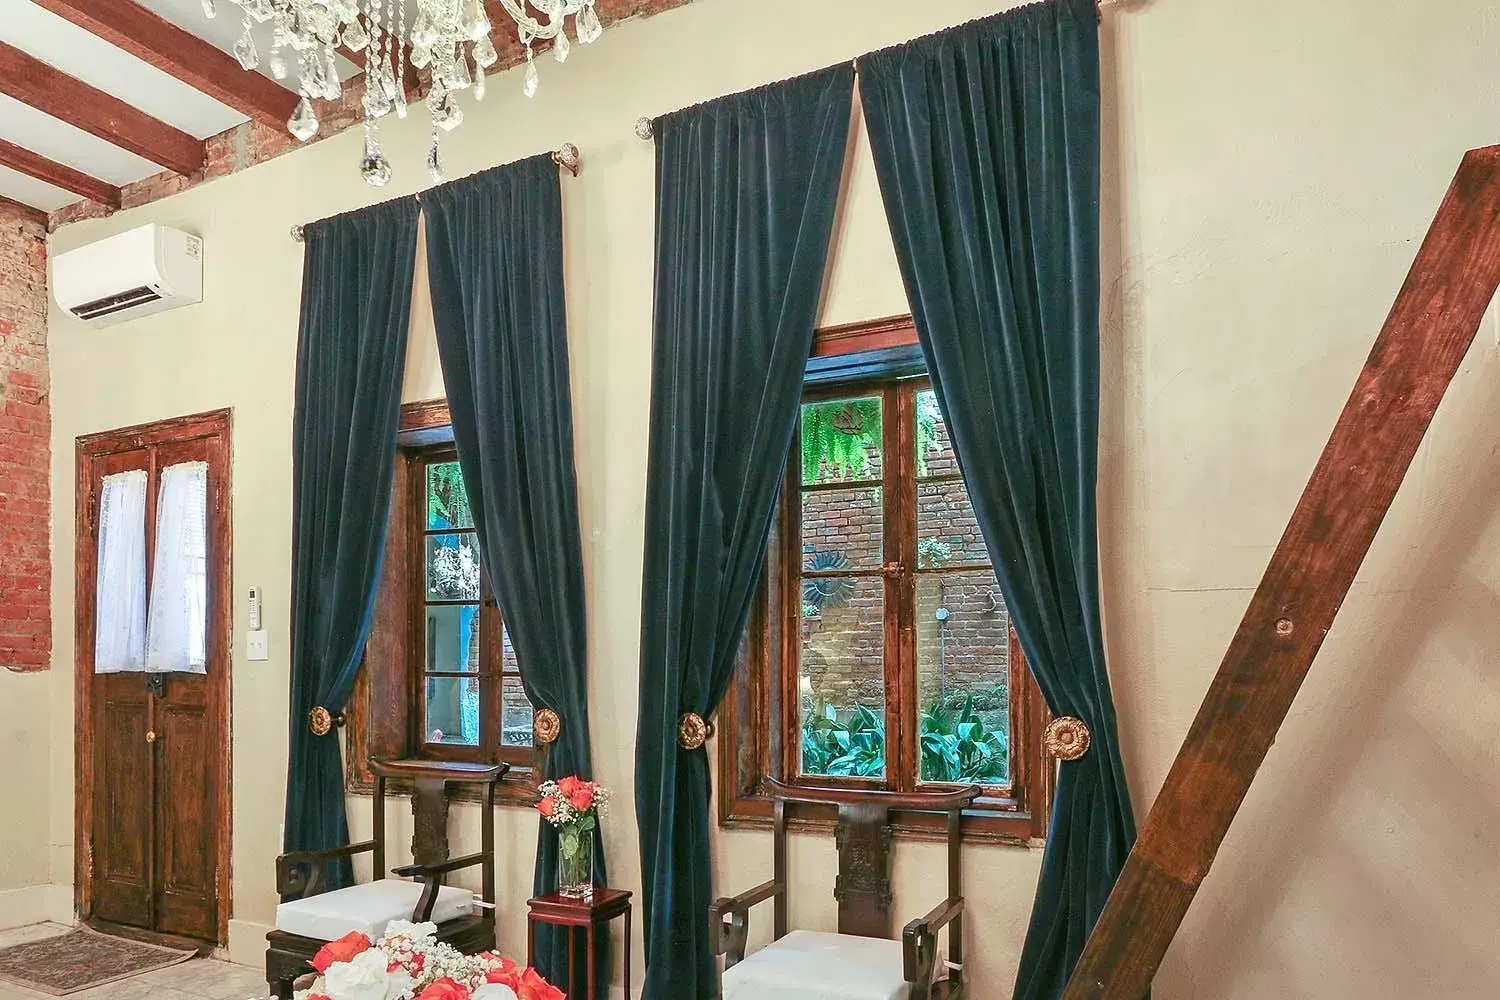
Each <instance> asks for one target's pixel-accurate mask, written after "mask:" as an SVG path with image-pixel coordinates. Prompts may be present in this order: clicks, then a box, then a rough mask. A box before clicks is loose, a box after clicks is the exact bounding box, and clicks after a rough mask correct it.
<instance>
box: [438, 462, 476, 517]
mask: <svg viewBox="0 0 1500 1000" xmlns="http://www.w3.org/2000/svg"><path fill="white" fill-rule="evenodd" d="M427 523H428V524H429V525H431V526H432V527H434V528H456V527H459V526H467V525H470V524H473V523H474V519H473V517H472V516H471V515H470V512H469V491H468V490H467V489H466V488H465V487H464V474H463V469H462V468H461V467H460V466H459V464H458V463H457V462H439V463H436V464H434V465H429V466H428V467H427Z"/></svg>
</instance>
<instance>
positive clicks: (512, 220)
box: [422, 154, 609, 998]
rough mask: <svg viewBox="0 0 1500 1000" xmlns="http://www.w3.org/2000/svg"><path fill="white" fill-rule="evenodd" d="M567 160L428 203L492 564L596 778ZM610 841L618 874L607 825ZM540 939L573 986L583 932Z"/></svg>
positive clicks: (528, 163)
mask: <svg viewBox="0 0 1500 1000" xmlns="http://www.w3.org/2000/svg"><path fill="white" fill-rule="evenodd" d="M557 171H558V168H557V164H556V163H555V162H553V160H552V156H551V154H544V155H542V156H534V157H531V158H529V159H526V160H521V161H519V162H517V163H512V164H508V165H506V166H502V167H496V168H495V169H493V170H486V171H484V172H483V173H480V174H476V175H474V176H473V177H468V178H465V179H463V180H460V181H455V182H453V183H451V184H445V185H443V186H442V187H439V188H435V189H434V190H432V191H428V192H426V193H425V194H423V195H422V206H423V213H424V215H425V217H426V220H427V273H428V279H429V281H430V283H431V287H432V309H433V314H434V317H435V319H436V323H437V341H438V353H439V356H440V360H441V362H442V367H443V382H444V384H445V385H446V386H447V389H448V409H449V412H450V413H451V415H452V418H453V438H454V442H455V443H456V444H457V446H458V459H459V462H460V464H461V465H462V467H463V473H464V484H465V486H466V487H467V489H468V493H469V504H470V507H471V508H472V510H473V513H474V527H475V529H476V531H477V532H478V534H479V544H480V548H481V551H482V552H483V553H484V566H485V572H486V573H487V574H488V577H489V581H490V587H491V589H492V590H493V591H494V594H495V600H496V601H497V602H498V604H499V605H500V617H501V620H502V621H503V622H504V623H505V628H506V630H507V631H508V632H509V633H510V639H511V643H512V644H513V645H514V647H515V651H516V665H517V666H518V667H519V669H520V671H521V681H522V683H523V684H524V685H525V687H526V696H527V697H528V698H529V699H531V704H532V706H533V707H534V708H536V709H538V710H541V709H543V708H550V709H552V710H554V711H556V712H557V714H558V716H559V717H560V718H561V719H562V731H561V733H560V735H559V736H558V739H557V742H556V743H554V744H553V745H552V747H551V749H550V751H549V753H548V754H547V773H546V775H545V777H547V778H559V777H563V776H565V775H569V774H577V775H580V776H582V777H585V778H591V777H592V776H593V763H592V758H591V755H590V750H589V709H588V657H587V631H586V627H587V618H586V615H585V609H584V596H583V548H582V542H581V540H580V538H579V528H578V487H577V481H576V478H575V475H574V465H573V396H572V389H571V387H570V384H569V381H568V324H567V310H566V302H565V301H564V294H563V219H562V192H561V189H560V187H559V183H558V173H557ZM538 821H539V822H540V832H539V835H538V841H537V857H536V868H535V873H534V875H533V888H534V890H535V892H536V893H537V894H538V895H541V894H544V893H549V892H553V891H556V889H557V860H558V850H557V832H556V831H555V830H554V829H553V827H552V826H551V824H549V823H547V822H545V821H542V820H541V819H540V817H538ZM594 852H595V857H594V876H595V880H596V881H598V882H599V883H600V884H603V882H604V878H605V871H604V848H603V838H602V836H598V837H595V839H594ZM608 938H609V936H608V935H600V940H599V941H598V945H599V947H598V951H597V953H596V955H595V956H594V960H595V961H596V962H598V963H599V968H600V970H601V971H602V972H604V974H603V975H601V976H600V977H598V978H599V985H600V987H601V988H600V990H599V994H598V995H599V997H600V998H602V997H604V995H605V991H606V989H607V987H608V983H609V975H608V969H609V940H608ZM536 946H537V957H536V963H537V966H538V968H539V969H540V971H541V972H542V974H543V975H545V976H546V977H547V978H548V980H549V981H550V982H553V983H562V984H566V983H567V982H568V932H567V931H565V930H563V929H562V928H557V927H552V926H549V925H545V924H543V925H538V927H537V928H536ZM578 951H579V953H580V955H581V952H582V946H581V945H580V946H579V947H578ZM580 981H581V979H580Z"/></svg>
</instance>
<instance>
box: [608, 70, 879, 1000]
mask: <svg viewBox="0 0 1500 1000" xmlns="http://www.w3.org/2000/svg"><path fill="white" fill-rule="evenodd" d="M852 97H853V68H852V66H849V65H844V66H837V67H834V68H832V69H829V70H825V71H822V72H819V73H814V74H811V75H808V76H805V77H800V78H798V79H794V80H788V81H786V82H784V83H779V84H775V85H772V86H769V87H764V88H762V89H760V90H756V91H752V92H750V93H745V94H738V95H735V96H732V97H726V98H723V99H721V100H717V101H713V102H710V103H708V104H705V105H702V106H699V107H696V108H691V109H688V110H686V111H681V112H678V113H676V114H671V115H667V116H666V117H664V118H662V119H659V120H658V121H657V122H656V123H655V125H656V196H657V203H656V213H657V214H656V314H655V347H654V359H653V366H652V386H651V438H650V447H649V459H648V464H647V473H646V552H645V576H644V580H643V585H642V589H643V596H642V607H641V619H642V620H641V672H640V685H641V689H640V726H639V732H638V735H637V742H636V817H637V819H638V821H639V825H640V841H641V868H642V885H643V888H644V893H643V895H644V899H643V900H642V902H643V903H644V911H645V912H644V928H645V937H646V981H645V993H644V996H645V998H646V1000H705V998H708V997H713V996H715V995H717V992H718V976H717V974H716V972H715V964H714V958H713V955H712V950H711V947H710V944H709V939H708V931H709V928H708V907H709V904H710V902H711V900H712V898H713V886H712V879H711V875H710V867H709V845H708V824H709V816H708V799H709V762H708V754H707V753H706V751H705V750H703V749H697V750H692V751H687V750H682V749H680V748H679V746H678V742H677V729H678V724H679V721H680V719H681V717H682V716H683V714H684V713H687V712H693V713H696V714H698V715H700V716H702V717H703V718H705V719H707V718H709V717H710V716H712V714H713V712H714V709H715V708H716V707H717V706H718V704H719V700H720V699H721V698H722V697H723V695H724V691H725V689H726V688H727V686H728V684H729V680H730V677H731V674H732V672H733V668H734V657H735V652H736V650H737V649H738V648H739V643H740V637H741V636H742V635H743V633H744V630H745V622H746V619H747V617H748V615H749V610H750V600H751V597H752V594H753V591H754V588H755V581H756V577H757V575H758V573H759V572H760V566H761V560H762V558H763V556H764V553H765V546H766V536H767V533H768V531H769V528H770V523H771V515H772V512H773V508H774V505H775V497H776V489H777V484H778V483H779V482H780V480H781V472H782V467H783V466H784V464H785V462H786V455H787V450H788V448H789V447H790V445H791V440H792V432H793V429H794V428H795V426H796V419H797V406H798V401H799V399H800V398H801V392H802V369H803V365H804V364H805V363H806V361H807V356H808V353H809V352H810V350H811V347H812V335H813V324H814V322H815V320H816V316H817V310H818V300H819V295H820V293H821V289H822V283H823V274H824V269H825V264H826V261H827V257H828V244H829V240H830V238H831V235H832V231H833V218H834V210H835V205H836V204H837V201H838V188H839V179H840V175H841V172H842V168H843V163H844V148H845V143H846V142H847V140H848V135H849V120H850V114H851V101H852Z"/></svg>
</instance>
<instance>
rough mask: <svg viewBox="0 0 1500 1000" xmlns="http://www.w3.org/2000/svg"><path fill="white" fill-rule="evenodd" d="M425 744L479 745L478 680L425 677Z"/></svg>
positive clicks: (474, 678)
mask: <svg viewBox="0 0 1500 1000" xmlns="http://www.w3.org/2000/svg"><path fill="white" fill-rule="evenodd" d="M426 718H427V729H426V736H427V742H428V743H451V744H458V745H460V746H470V747H473V746H478V745H479V678H478V677H429V678H427V716H426Z"/></svg>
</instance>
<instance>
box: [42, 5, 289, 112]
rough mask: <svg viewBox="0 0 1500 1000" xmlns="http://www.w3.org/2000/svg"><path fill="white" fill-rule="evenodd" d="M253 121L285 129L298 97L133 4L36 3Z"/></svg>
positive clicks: (197, 38) (225, 54)
mask: <svg viewBox="0 0 1500 1000" xmlns="http://www.w3.org/2000/svg"><path fill="white" fill-rule="evenodd" d="M35 2H36V4H37V5H38V6H40V7H45V8H47V9H48V10H50V11H51V12H52V13H54V14H57V15H58V16H60V17H65V18H67V19H68V20H69V21H72V22H73V23H74V24H76V25H78V26H79V27H80V28H83V29H85V30H86V31H89V32H91V33H92V34H95V35H98V36H99V37H100V38H102V39H104V40H105V41H106V42H109V43H110V44H111V45H114V46H115V47H116V48H120V49H124V50H125V51H126V52H129V53H130V54H131V55H133V56H135V57H136V58H137V59H141V60H143V61H145V62H148V63H150V64H151V65H152V66H155V67H156V68H157V69H160V70H162V71H164V72H166V73H169V74H170V75H172V76H175V77H176V78H177V79H179V80H181V81H182V82H183V83H186V84H189V85H190V86H192V87H193V88H194V89H196V90H201V91H202V92H203V93H205V94H207V95H208V96H209V97H212V98H214V99H215V100H217V101H219V102H220V103H222V104H226V105H228V106H229V107H231V108H234V109H235V110H236V111H239V112H241V113H242V114H245V115H248V116H249V117H251V118H253V119H255V120H256V121H258V122H262V123H264V124H266V125H272V126H275V127H277V128H285V127H286V121H287V119H288V118H290V117H291V116H292V111H293V110H294V109H295V108H296V106H297V96H296V95H295V94H293V93H292V92H291V91H289V90H286V89H284V88H282V87H279V86H277V85H276V84H275V83H274V82H273V81H271V80H268V79H266V78H265V77H263V76H261V75H260V74H259V73H247V72H245V70H244V69H242V68H241V67H240V64H239V62H238V61H237V60H236V59H235V58H234V57H233V56H230V55H229V54H227V53H225V52H221V51H219V50H218V49H216V48H214V47H213V46H212V45H210V44H208V43H207V42H205V41H203V40H202V39H201V38H199V37H197V36H196V35H193V34H190V33H188V32H186V31H183V30H182V29H181V28H179V27H177V25H175V24H173V23H172V22H170V21H168V20H165V19H164V18H162V17H159V16H158V15H156V14H155V13H153V12H152V11H150V10H148V9H146V8H145V7H142V6H141V5H140V4H137V3H134V2H132V0H35Z"/></svg>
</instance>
